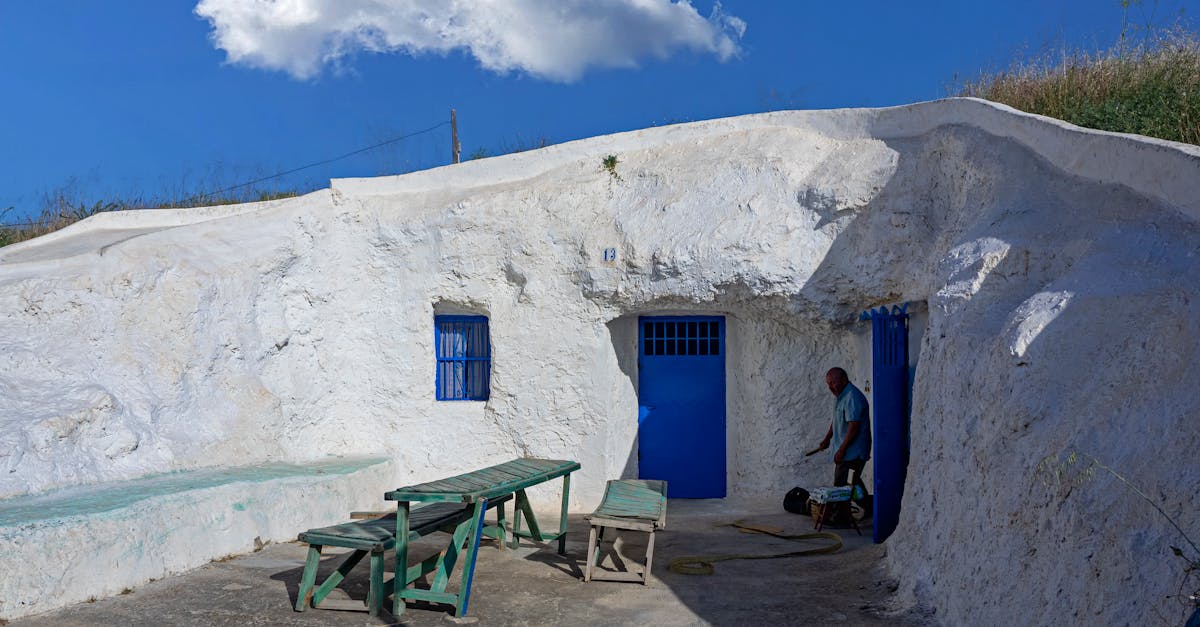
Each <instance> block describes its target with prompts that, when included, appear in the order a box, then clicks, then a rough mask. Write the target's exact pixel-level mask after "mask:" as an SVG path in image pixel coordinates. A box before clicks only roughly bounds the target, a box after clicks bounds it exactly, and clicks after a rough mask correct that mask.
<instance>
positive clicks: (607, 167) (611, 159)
mask: <svg viewBox="0 0 1200 627" xmlns="http://www.w3.org/2000/svg"><path fill="white" fill-rule="evenodd" d="M620 162H621V161H620V159H617V156H616V155H608V156H606V157H604V159H603V160H601V161H600V167H601V169H603V170H604V171H605V172H608V175H609V176H610V177H612V179H613V180H616V181H620V180H622V179H621V175H620V174H618V173H617V164H618V163H620Z"/></svg>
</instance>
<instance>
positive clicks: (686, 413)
mask: <svg viewBox="0 0 1200 627" xmlns="http://www.w3.org/2000/svg"><path fill="white" fill-rule="evenodd" d="M638 406H639V407H638V477H639V478H641V479H665V480H666V481H667V482H668V491H669V493H670V495H671V496H672V497H683V498H721V497H724V496H725V319H724V318H721V317H660V316H656V317H643V318H640V319H639V320H638Z"/></svg>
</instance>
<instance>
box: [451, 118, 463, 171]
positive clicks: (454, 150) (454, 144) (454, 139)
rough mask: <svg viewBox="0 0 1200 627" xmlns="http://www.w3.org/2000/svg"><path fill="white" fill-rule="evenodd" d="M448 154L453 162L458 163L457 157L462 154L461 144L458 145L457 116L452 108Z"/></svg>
mask: <svg viewBox="0 0 1200 627" xmlns="http://www.w3.org/2000/svg"><path fill="white" fill-rule="evenodd" d="M450 154H451V156H452V158H453V159H454V161H453V163H458V162H459V157H461V156H462V146H459V145H458V116H457V115H456V114H455V113H454V109H451V110H450Z"/></svg>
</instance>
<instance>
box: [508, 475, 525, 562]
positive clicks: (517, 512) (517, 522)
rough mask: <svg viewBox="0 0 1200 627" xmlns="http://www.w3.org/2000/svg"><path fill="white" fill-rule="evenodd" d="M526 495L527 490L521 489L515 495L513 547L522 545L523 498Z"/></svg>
mask: <svg viewBox="0 0 1200 627" xmlns="http://www.w3.org/2000/svg"><path fill="white" fill-rule="evenodd" d="M524 496H525V491H524V490H522V491H519V492H517V493H516V494H515V495H514V496H513V528H512V544H511V545H510V546H512V548H514V549H515V548H519V547H520V546H521V512H522V510H521V498H522V497H524Z"/></svg>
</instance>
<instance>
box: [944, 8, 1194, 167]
mask: <svg viewBox="0 0 1200 627" xmlns="http://www.w3.org/2000/svg"><path fill="white" fill-rule="evenodd" d="M958 95H961V96H974V97H977V98H986V99H987V100H992V101H995V102H1000V103H1004V104H1007V105H1009V106H1011V107H1013V108H1016V109H1020V110H1022V111H1028V112H1030V113H1038V114H1041V115H1046V116H1050V117H1055V118H1059V119H1061V120H1066V121H1067V122H1071V123H1072V124H1078V125H1079V126H1086V127H1089V128H1095V129H1101V130H1105V131H1116V132H1120V133H1137V134H1139V135H1148V136H1151V137H1159V138H1162V139H1169V140H1172V141H1177V142H1185V143H1189V144H1200V38H1197V36H1196V34H1195V33H1194V32H1191V31H1188V30H1185V29H1181V28H1175V29H1172V30H1170V31H1166V32H1163V33H1159V34H1156V35H1154V36H1151V37H1148V38H1147V39H1146V40H1145V41H1143V42H1141V43H1136V44H1130V43H1123V44H1120V45H1118V46H1116V47H1114V48H1112V49H1110V50H1107V51H1103V52H1099V53H1088V52H1080V51H1074V52H1062V53H1059V54H1056V55H1050V56H1045V57H1042V58H1039V59H1033V60H1022V61H1020V62H1018V63H1016V64H1014V65H1013V66H1012V67H1011V68H1009V69H1007V70H1004V71H1002V72H996V73H993V74H985V75H982V76H980V77H979V78H977V79H976V80H973V81H969V82H967V83H965V84H963V85H962V86H961V87H959V89H958Z"/></svg>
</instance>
